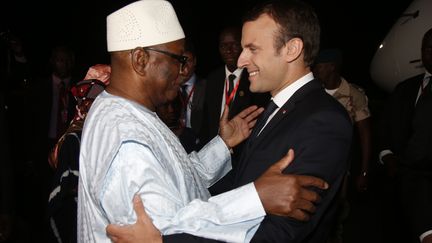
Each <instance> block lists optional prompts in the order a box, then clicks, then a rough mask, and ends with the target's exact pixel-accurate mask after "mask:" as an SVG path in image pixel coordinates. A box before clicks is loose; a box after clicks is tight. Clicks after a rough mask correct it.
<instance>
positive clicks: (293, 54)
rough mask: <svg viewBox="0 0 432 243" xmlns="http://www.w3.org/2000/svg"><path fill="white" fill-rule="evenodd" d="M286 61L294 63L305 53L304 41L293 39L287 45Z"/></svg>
mask: <svg viewBox="0 0 432 243" xmlns="http://www.w3.org/2000/svg"><path fill="white" fill-rule="evenodd" d="M285 48H286V54H287V55H286V60H287V62H293V61H295V60H297V59H298V58H299V57H300V55H301V54H302V53H303V41H302V40H301V39H300V38H292V39H291V40H289V41H288V42H287V43H286V46H285Z"/></svg>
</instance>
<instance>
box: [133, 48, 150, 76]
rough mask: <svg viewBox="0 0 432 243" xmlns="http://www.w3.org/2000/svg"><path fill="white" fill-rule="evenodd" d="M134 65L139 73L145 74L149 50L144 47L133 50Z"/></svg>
mask: <svg viewBox="0 0 432 243" xmlns="http://www.w3.org/2000/svg"><path fill="white" fill-rule="evenodd" d="M131 61H132V67H133V69H134V70H135V72H136V73H138V74H139V75H145V72H146V71H145V70H146V67H147V64H148V61H149V55H148V52H147V51H145V50H144V49H143V48H142V47H137V48H135V49H133V50H132V51H131Z"/></svg>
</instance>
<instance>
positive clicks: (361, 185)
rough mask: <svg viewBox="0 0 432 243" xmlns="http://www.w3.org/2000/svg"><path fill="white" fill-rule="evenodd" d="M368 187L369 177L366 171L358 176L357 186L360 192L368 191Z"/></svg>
mask: <svg viewBox="0 0 432 243" xmlns="http://www.w3.org/2000/svg"><path fill="white" fill-rule="evenodd" d="M367 187H368V177H367V174H366V173H362V174H361V175H358V176H357V178H356V188H357V191H358V192H366V191H367Z"/></svg>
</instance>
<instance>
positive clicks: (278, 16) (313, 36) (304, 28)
mask: <svg viewBox="0 0 432 243" xmlns="http://www.w3.org/2000/svg"><path fill="white" fill-rule="evenodd" d="M262 14H267V15H268V16H270V17H271V18H272V19H273V20H274V21H275V22H276V24H277V25H278V26H279V33H277V34H276V38H275V40H274V47H275V49H276V50H277V51H278V52H279V51H280V49H281V48H282V47H283V46H284V45H285V44H286V42H288V41H289V40H290V39H292V38H300V39H301V40H302V41H303V46H304V62H305V63H306V64H307V65H308V66H310V65H312V64H313V62H314V59H315V57H316V55H317V54H318V50H319V45H320V32H321V31H320V25H319V20H318V16H317V15H316V13H315V11H314V10H313V9H312V7H311V6H309V5H308V4H306V3H304V2H300V1H296V0H285V1H269V2H266V3H264V4H262V5H258V6H257V7H255V8H253V9H252V10H251V11H249V12H248V13H247V14H246V15H245V16H244V17H243V23H244V22H248V21H254V20H256V19H258V17H259V16H261V15H262Z"/></svg>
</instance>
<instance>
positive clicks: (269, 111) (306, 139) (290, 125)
mask: <svg viewBox="0 0 432 243" xmlns="http://www.w3.org/2000/svg"><path fill="white" fill-rule="evenodd" d="M319 34H320V27H319V22H318V18H317V16H316V14H315V13H314V11H313V10H312V9H311V8H310V7H309V6H308V5H306V4H305V3H303V2H298V1H284V2H274V3H269V4H266V5H263V6H261V7H258V8H256V9H254V10H252V11H251V12H250V14H249V15H248V16H246V18H245V22H244V25H243V35H242V46H243V51H242V53H241V55H240V57H239V59H238V66H240V67H244V68H245V69H247V71H248V73H249V80H250V90H251V91H252V92H259V93H263V92H270V93H271V95H272V101H271V102H270V104H269V106H267V108H266V110H265V111H264V113H263V114H262V115H261V117H260V118H258V121H257V123H256V126H255V127H254V129H253V131H252V134H251V135H250V137H249V139H248V141H247V143H246V144H245V148H244V150H243V152H242V155H241V158H240V161H239V164H238V167H237V168H236V169H235V171H234V173H232V174H231V178H230V177H227V178H224V180H227V181H230V180H231V179H232V180H231V182H232V186H233V187H236V186H239V185H244V184H246V183H249V182H251V181H254V180H255V179H256V178H258V177H259V176H260V175H261V174H262V173H263V172H264V171H265V170H266V169H267V168H269V167H270V166H271V165H273V164H274V163H276V162H277V161H278V160H279V159H280V158H282V157H283V156H284V155H285V154H286V152H287V151H288V149H290V148H293V149H294V151H295V152H296V157H295V160H294V161H293V162H292V163H291V164H290V166H288V167H287V168H286V169H285V171H284V173H288V174H302V175H303V174H306V175H313V176H317V177H321V178H324V179H325V180H326V181H328V182H329V184H330V188H329V189H328V190H327V191H325V192H323V191H320V190H318V193H319V194H320V196H321V201H320V203H318V204H317V205H315V206H316V212H315V213H314V214H312V215H311V217H310V220H309V221H307V222H304V221H297V220H294V219H292V218H289V217H281V216H278V215H269V214H267V215H266V216H265V218H264V220H263V221H262V222H261V224H260V226H259V228H258V229H257V231H256V233H255V235H254V237H253V238H252V239H251V242H325V241H326V238H327V236H328V232H329V229H330V226H331V222H332V221H333V217H334V209H335V207H334V206H335V205H334V204H333V203H332V202H333V199H334V198H335V196H336V193H337V192H338V190H339V187H340V185H341V182H342V179H343V177H344V175H345V173H346V169H347V159H348V154H349V150H350V144H351V136H352V125H351V121H350V118H349V117H348V114H347V112H346V111H345V109H344V108H343V107H342V106H341V105H340V104H339V103H338V102H337V101H336V100H335V99H334V98H332V97H331V96H330V95H328V94H327V93H326V92H325V91H324V89H323V88H322V86H321V85H320V83H319V81H318V80H315V79H314V77H313V74H312V73H311V70H310V65H311V64H312V63H313V61H314V58H315V56H316V54H317V52H318V48H319V39H320V36H319ZM227 184H229V183H227ZM227 184H224V185H225V186H226V185H227ZM287 186H289V185H287ZM224 189H225V190H227V189H230V187H226V188H224ZM264 205H265V202H264ZM139 221H141V223H139V224H140V225H141V226H142V222H143V221H142V220H139ZM253 230H255V229H253ZM165 241H166V242H169V241H167V238H164V242H165ZM131 242H133V241H131ZM156 242H157V241H156ZM173 242H182V241H181V240H180V239H178V241H173ZM185 242H186V241H185Z"/></svg>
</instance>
